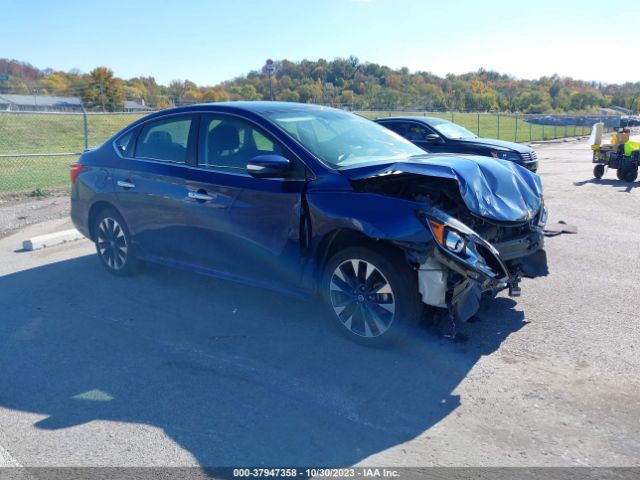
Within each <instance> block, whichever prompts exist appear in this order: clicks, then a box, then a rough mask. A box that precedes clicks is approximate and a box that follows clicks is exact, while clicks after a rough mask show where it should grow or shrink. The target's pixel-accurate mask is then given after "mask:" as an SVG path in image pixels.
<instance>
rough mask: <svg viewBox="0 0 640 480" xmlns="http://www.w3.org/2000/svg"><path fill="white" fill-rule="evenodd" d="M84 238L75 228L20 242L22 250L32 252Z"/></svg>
mask: <svg viewBox="0 0 640 480" xmlns="http://www.w3.org/2000/svg"><path fill="white" fill-rule="evenodd" d="M82 238H84V235H82V234H81V233H80V232H79V231H77V230H76V229H75V228H72V229H71V230H64V231H62V232H55V233H49V234H47V235H40V236H38V237H33V238H30V239H29V240H25V241H23V242H22V248H23V249H24V250H26V251H27V252H31V251H33V250H40V249H42V248H47V247H53V246H54V245H61V244H63V243H67V242H74V241H76V240H80V239H82Z"/></svg>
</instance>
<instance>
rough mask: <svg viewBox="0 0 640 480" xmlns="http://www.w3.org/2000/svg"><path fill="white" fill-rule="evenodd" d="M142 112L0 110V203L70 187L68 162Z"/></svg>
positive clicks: (71, 161)
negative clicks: (84, 112)
mask: <svg viewBox="0 0 640 480" xmlns="http://www.w3.org/2000/svg"><path fill="white" fill-rule="evenodd" d="M143 115H144V114H141V113H114V114H111V113H86V114H83V113H57V112H46V113H45V112H4V111H3V112H0V201H7V200H11V199H14V198H20V197H24V196H34V197H37V196H41V195H50V194H54V193H58V192H65V191H67V190H68V188H69V168H68V166H69V164H71V163H73V162H75V161H76V160H77V159H78V157H79V155H80V153H81V152H82V151H83V150H84V149H85V148H87V147H94V146H98V145H100V144H102V143H103V142H104V141H105V140H106V139H108V138H109V137H111V136H112V135H113V134H114V133H116V132H117V131H118V130H120V129H121V128H123V127H124V126H126V125H128V124H129V123H131V122H133V121H134V120H137V119H138V118H140V117H142V116H143Z"/></svg>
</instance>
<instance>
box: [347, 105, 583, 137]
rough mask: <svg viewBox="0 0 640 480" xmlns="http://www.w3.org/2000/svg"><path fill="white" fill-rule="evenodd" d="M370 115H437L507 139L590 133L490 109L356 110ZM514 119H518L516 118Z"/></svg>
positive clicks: (373, 116)
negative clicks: (489, 111) (462, 111)
mask: <svg viewBox="0 0 640 480" xmlns="http://www.w3.org/2000/svg"><path fill="white" fill-rule="evenodd" d="M358 113H360V114H361V115H363V116H365V117H367V118H370V119H375V118H382V117H391V116H405V115H407V116H423V115H426V116H428V117H437V118H444V119H447V120H451V121H453V122H454V123H457V124H459V125H462V126H463V127H465V128H466V129H468V130H471V131H472V132H473V133H475V134H476V135H478V136H481V137H490V138H498V139H500V140H508V141H510V142H519V143H523V142H531V141H535V140H552V139H555V138H564V137H571V136H575V135H589V133H590V132H591V128H590V127H582V126H573V125H571V126H568V127H552V126H549V125H545V126H542V125H535V124H533V123H528V122H526V121H525V120H524V119H523V118H522V117H516V116H515V115H505V114H501V115H496V114H491V113H480V114H477V113H427V114H425V113H423V112H358ZM516 119H517V121H516Z"/></svg>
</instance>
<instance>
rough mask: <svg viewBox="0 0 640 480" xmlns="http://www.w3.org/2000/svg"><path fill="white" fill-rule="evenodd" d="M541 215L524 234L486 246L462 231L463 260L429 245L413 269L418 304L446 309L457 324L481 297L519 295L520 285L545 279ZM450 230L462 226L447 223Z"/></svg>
mask: <svg viewBox="0 0 640 480" xmlns="http://www.w3.org/2000/svg"><path fill="white" fill-rule="evenodd" d="M440 213H441V212H440ZM545 221H546V210H545V209H544V206H543V207H542V208H541V211H540V213H539V215H538V216H537V217H536V218H535V219H534V220H532V221H531V222H530V231H529V232H528V233H527V234H524V235H518V236H515V237H513V238H509V239H508V240H504V241H500V242H496V243H493V244H490V243H489V242H487V241H486V240H484V239H483V238H482V237H480V235H478V234H477V233H475V232H473V231H471V230H469V229H466V230H465V233H466V234H467V237H466V238H467V240H466V243H465V254H459V253H458V254H457V253H454V252H451V251H449V250H447V248H445V247H443V246H442V245H439V244H438V243H437V242H434V243H435V245H434V248H433V249H432V250H431V251H430V252H428V253H426V254H423V255H422V258H421V261H420V262H419V263H418V267H417V271H418V288H419V291H420V295H421V297H422V301H423V303H425V304H426V305H430V306H434V307H438V308H443V309H446V310H447V312H448V314H449V315H450V316H451V318H453V319H454V320H457V321H463V322H464V321H467V320H469V319H470V318H471V317H473V315H475V313H476V312H477V311H478V309H479V307H480V299H481V297H482V295H483V294H485V293H488V294H496V293H497V292H499V291H501V290H504V289H508V290H509V295H510V296H512V297H517V296H519V295H520V286H519V283H520V280H521V279H522V278H525V277H526V278H534V277H540V276H545V275H547V274H548V267H547V257H546V253H545V251H544V234H543V228H544V223H545ZM449 222H450V223H451V224H453V225H454V226H455V227H459V228H460V229H462V227H463V226H461V225H460V224H459V222H456V221H455V219H449Z"/></svg>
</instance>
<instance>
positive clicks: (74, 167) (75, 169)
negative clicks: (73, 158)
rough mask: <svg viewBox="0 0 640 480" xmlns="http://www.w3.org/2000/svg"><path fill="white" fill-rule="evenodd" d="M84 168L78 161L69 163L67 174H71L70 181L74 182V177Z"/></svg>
mask: <svg viewBox="0 0 640 480" xmlns="http://www.w3.org/2000/svg"><path fill="white" fill-rule="evenodd" d="M83 170H84V166H83V165H80V164H79V163H72V164H71V165H69V174H70V175H71V183H76V179H77V178H78V175H80V172H82V171H83Z"/></svg>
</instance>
